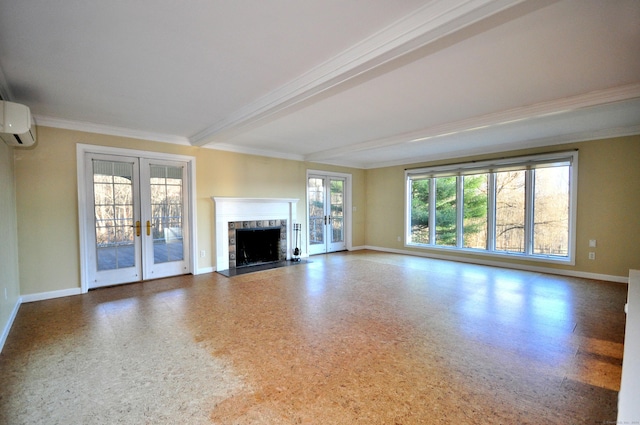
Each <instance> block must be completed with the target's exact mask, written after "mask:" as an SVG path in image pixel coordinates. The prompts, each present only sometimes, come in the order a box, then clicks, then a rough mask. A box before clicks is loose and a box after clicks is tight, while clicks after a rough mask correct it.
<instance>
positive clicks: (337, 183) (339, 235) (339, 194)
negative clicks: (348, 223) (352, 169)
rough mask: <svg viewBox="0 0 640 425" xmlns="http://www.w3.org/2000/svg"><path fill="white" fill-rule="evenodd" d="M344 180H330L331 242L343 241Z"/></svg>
mask: <svg viewBox="0 0 640 425" xmlns="http://www.w3.org/2000/svg"><path fill="white" fill-rule="evenodd" d="M343 204H344V181H342V180H331V242H342V241H344V231H343V224H344V211H343V209H344V208H343Z"/></svg>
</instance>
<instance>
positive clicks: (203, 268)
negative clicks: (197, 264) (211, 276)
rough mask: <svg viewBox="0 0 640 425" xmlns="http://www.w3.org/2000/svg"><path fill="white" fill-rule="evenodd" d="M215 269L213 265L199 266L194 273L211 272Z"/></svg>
mask: <svg viewBox="0 0 640 425" xmlns="http://www.w3.org/2000/svg"><path fill="white" fill-rule="evenodd" d="M215 271H216V268H215V267H201V268H199V269H197V270H196V272H195V274H205V273H213V272H215Z"/></svg>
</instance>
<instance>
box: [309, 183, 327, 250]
mask: <svg viewBox="0 0 640 425" xmlns="http://www.w3.org/2000/svg"><path fill="white" fill-rule="evenodd" d="M307 198H308V200H309V226H308V228H309V254H319V253H322V252H326V242H325V241H326V238H325V223H324V222H325V216H326V215H325V203H324V198H325V190H324V178H322V177H309V181H308V194H307Z"/></svg>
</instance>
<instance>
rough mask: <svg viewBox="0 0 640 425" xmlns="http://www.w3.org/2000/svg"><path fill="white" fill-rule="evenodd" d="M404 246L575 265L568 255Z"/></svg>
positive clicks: (417, 245)
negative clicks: (556, 255)
mask: <svg viewBox="0 0 640 425" xmlns="http://www.w3.org/2000/svg"><path fill="white" fill-rule="evenodd" d="M404 246H405V247H406V248H418V249H424V250H433V251H440V252H447V253H452V254H454V253H456V254H465V255H473V256H478V257H488V258H500V259H511V260H520V261H533V262H537V263H550V264H563V265H568V266H569V265H570V266H574V265H575V260H574V259H573V258H571V256H569V257H555V256H547V255H526V254H520V253H514V252H498V251H485V250H481V249H473V248H458V247H451V246H441V245H427V244H419V243H407V244H405V245H404Z"/></svg>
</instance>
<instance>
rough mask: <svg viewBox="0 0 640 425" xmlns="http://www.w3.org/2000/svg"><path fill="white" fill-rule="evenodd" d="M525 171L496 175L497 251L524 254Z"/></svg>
mask: <svg viewBox="0 0 640 425" xmlns="http://www.w3.org/2000/svg"><path fill="white" fill-rule="evenodd" d="M524 207H525V171H524V170H520V171H505V172H500V173H496V251H507V252H524V221H525V212H524Z"/></svg>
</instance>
